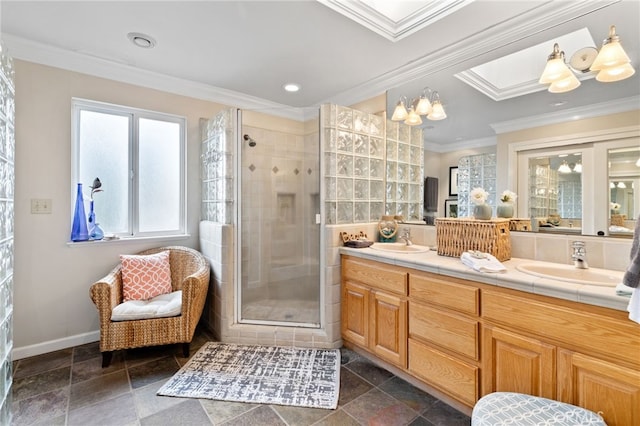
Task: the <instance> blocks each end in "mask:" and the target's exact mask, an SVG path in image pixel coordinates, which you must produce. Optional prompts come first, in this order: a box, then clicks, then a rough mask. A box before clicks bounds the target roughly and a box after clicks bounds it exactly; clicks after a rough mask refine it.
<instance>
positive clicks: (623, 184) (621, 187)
mask: <svg viewBox="0 0 640 426" xmlns="http://www.w3.org/2000/svg"><path fill="white" fill-rule="evenodd" d="M616 187H617V188H620V189H627V185H626V184H625V183H624V182H618V185H616Z"/></svg>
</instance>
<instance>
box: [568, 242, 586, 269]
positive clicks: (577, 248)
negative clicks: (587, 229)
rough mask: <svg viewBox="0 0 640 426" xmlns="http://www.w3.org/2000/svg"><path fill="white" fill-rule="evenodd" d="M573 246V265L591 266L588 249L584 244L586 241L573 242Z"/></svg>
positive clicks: (579, 266)
mask: <svg viewBox="0 0 640 426" xmlns="http://www.w3.org/2000/svg"><path fill="white" fill-rule="evenodd" d="M571 248H573V254H572V255H571V259H573V266H575V267H576V268H578V269H587V268H589V265H588V264H587V250H586V248H585V246H584V241H574V242H573V243H572V244H571Z"/></svg>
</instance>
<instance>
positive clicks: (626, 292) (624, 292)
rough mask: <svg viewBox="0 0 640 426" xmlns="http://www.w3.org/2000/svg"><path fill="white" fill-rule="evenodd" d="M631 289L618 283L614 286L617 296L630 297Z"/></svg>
mask: <svg viewBox="0 0 640 426" xmlns="http://www.w3.org/2000/svg"><path fill="white" fill-rule="evenodd" d="M632 291H633V289H632V288H631V287H627V286H626V285H624V284H622V283H619V284H618V285H616V294H617V295H618V296H631V292H632Z"/></svg>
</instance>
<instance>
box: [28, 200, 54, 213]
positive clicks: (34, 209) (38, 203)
mask: <svg viewBox="0 0 640 426" xmlns="http://www.w3.org/2000/svg"><path fill="white" fill-rule="evenodd" d="M52 203H53V202H52V200H51V199H50V198H32V199H31V214H51V207H52Z"/></svg>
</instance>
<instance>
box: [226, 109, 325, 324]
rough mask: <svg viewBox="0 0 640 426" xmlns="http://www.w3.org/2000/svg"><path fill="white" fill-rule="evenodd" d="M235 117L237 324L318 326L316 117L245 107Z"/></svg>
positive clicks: (318, 245) (317, 144)
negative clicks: (290, 117)
mask: <svg viewBox="0 0 640 426" xmlns="http://www.w3.org/2000/svg"><path fill="white" fill-rule="evenodd" d="M242 117H243V118H242V126H241V135H239V136H240V137H239V138H237V139H238V140H239V141H240V147H239V149H238V150H237V152H238V153H239V159H238V162H237V164H239V168H238V171H237V175H238V177H239V182H238V193H239V195H240V196H239V198H238V200H237V201H238V203H237V204H238V205H237V208H238V211H239V215H238V217H239V220H238V230H239V232H238V236H239V240H236V242H237V244H238V247H240V250H239V256H240V257H239V269H236V271H237V274H238V276H239V278H240V280H239V282H237V284H236V285H237V287H236V289H237V292H238V294H237V314H238V322H240V323H252V324H271V325H287V326H297V327H320V323H321V320H320V311H321V310H320V299H321V297H320V170H319V169H320V162H319V153H320V146H319V145H320V139H319V133H318V124H317V120H314V123H312V124H311V123H302V122H297V121H293V120H284V119H282V118H274V120H269V118H268V117H265V115H264V114H257V113H252V112H248V111H243V112H242Z"/></svg>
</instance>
